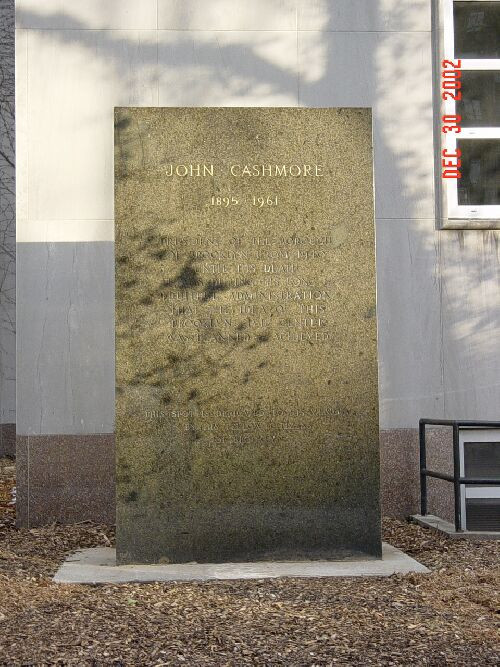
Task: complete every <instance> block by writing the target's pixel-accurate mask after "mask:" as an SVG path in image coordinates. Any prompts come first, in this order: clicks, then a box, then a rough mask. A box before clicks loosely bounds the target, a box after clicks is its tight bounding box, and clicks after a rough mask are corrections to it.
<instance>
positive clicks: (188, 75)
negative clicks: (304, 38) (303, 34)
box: [158, 31, 298, 106]
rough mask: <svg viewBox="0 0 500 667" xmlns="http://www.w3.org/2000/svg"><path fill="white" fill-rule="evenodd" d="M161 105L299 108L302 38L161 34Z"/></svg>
mask: <svg viewBox="0 0 500 667" xmlns="http://www.w3.org/2000/svg"><path fill="white" fill-rule="evenodd" d="M158 42H159V45H158V56H159V63H160V65H159V80H160V85H159V90H160V93H159V104H160V105H161V106H297V86H298V72H297V36H296V33H293V32H287V31H280V32H276V31H266V32H253V31H220V32H207V31H180V32H170V31H159V33H158Z"/></svg>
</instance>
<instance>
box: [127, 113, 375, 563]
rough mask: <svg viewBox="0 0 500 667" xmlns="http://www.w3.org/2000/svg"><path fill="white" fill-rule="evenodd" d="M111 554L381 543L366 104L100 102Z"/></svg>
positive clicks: (251, 554) (342, 548)
mask: <svg viewBox="0 0 500 667" xmlns="http://www.w3.org/2000/svg"><path fill="white" fill-rule="evenodd" d="M115 217H116V239H115V245H116V376H117V380H116V437H117V484H118V489H117V553H118V559H119V561H120V562H123V563H133V562H187V561H199V562H218V561H219V562H220V561H232V560H234V561H238V560H256V559H261V560H264V559H300V558H344V557H352V556H357V555H364V556H367V555H369V556H373V557H379V556H380V554H381V542H380V516H379V479H378V478H379V468H378V398H377V334H376V311H375V301H376V299H375V257H374V221H373V177H372V130H371V112H370V110H368V109H294V108H282V109H279V108H272V109H263V108H261V109H259V108H118V109H116V113H115Z"/></svg>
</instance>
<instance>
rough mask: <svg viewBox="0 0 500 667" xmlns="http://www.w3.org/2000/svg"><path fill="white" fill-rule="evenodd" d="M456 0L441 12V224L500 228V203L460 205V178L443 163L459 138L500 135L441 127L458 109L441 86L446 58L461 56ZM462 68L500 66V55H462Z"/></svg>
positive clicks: (496, 130)
mask: <svg viewBox="0 0 500 667" xmlns="http://www.w3.org/2000/svg"><path fill="white" fill-rule="evenodd" d="M455 1H456V0H441V12H440V26H439V32H440V36H441V39H440V49H439V52H440V57H439V64H438V73H439V80H438V83H437V87H438V91H437V92H438V95H439V100H440V105H439V108H440V113H439V119H438V123H437V124H436V129H437V130H438V131H439V133H440V135H441V141H440V142H439V143H440V151H439V159H438V162H437V164H438V174H437V175H438V178H439V180H440V184H441V187H440V188H438V192H440V195H441V197H440V199H441V200H442V207H440V211H439V213H440V215H439V217H440V218H441V226H442V227H443V228H451V229H477V228H483V229H500V205H475V206H474V205H467V206H465V205H459V203H458V185H459V179H455V178H447V179H446V178H443V177H442V175H441V174H442V170H443V169H442V166H441V152H442V150H443V149H446V150H447V151H448V152H449V153H455V152H456V149H457V141H462V140H467V139H500V127H478V128H464V127H462V128H461V132H460V133H459V134H455V133H453V132H448V133H447V134H443V133H442V131H441V126H442V123H441V116H443V115H445V114H446V115H454V114H455V113H456V109H455V107H456V103H455V101H454V100H445V101H443V100H442V96H441V93H442V89H441V61H442V60H443V59H448V60H453V61H455V60H457V59H458V57H455V32H454V22H453V3H454V2H455ZM460 1H461V2H498V3H499V4H500V0H460ZM461 61H462V63H461V69H462V71H470V70H476V71H478V70H488V71H491V70H499V71H500V58H498V59H497V58H474V59H472V58H461Z"/></svg>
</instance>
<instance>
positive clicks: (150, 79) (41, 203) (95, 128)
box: [20, 30, 158, 233]
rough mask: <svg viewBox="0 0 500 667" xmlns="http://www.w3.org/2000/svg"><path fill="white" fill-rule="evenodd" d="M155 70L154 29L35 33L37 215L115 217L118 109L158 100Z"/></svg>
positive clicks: (33, 199)
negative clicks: (115, 112)
mask: <svg viewBox="0 0 500 667" xmlns="http://www.w3.org/2000/svg"><path fill="white" fill-rule="evenodd" d="M155 73H156V32H151V31H94V30H84V31H79V30H70V31H67V30H57V31H41V32H38V31H29V35H28V103H27V104H28V118H27V124H28V127H27V130H26V131H27V133H28V139H27V143H28V168H27V171H28V175H27V178H28V183H29V186H28V217H29V218H30V219H31V220H37V221H38V220H42V221H46V220H60V221H65V220H72V219H80V220H81V219H90V220H96V219H97V220H101V219H112V217H113V107H114V106H121V105H131V106H135V105H137V106H140V105H153V104H156V103H157V99H158V91H157V82H156V76H155ZM21 113H22V110H21ZM20 205H21V206H23V202H22V200H21V201H20ZM20 225H22V220H21V221H20ZM21 233H22V230H21Z"/></svg>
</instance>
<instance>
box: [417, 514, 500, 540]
mask: <svg viewBox="0 0 500 667" xmlns="http://www.w3.org/2000/svg"><path fill="white" fill-rule="evenodd" d="M411 518H412V519H413V521H415V523H418V525H419V526H423V527H424V528H431V529H432V530H436V531H437V532H438V533H443V535H446V536H447V537H451V538H452V539H455V540H463V539H468V540H499V539H500V533H498V532H493V531H491V532H488V531H476V530H464V531H460V532H458V533H457V531H456V530H455V526H454V525H453V524H452V523H450V522H449V521H445V520H444V519H440V518H439V517H438V516H434V515H433V514H426V515H425V516H422V515H421V514H414V515H413V516H412V517H411Z"/></svg>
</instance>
